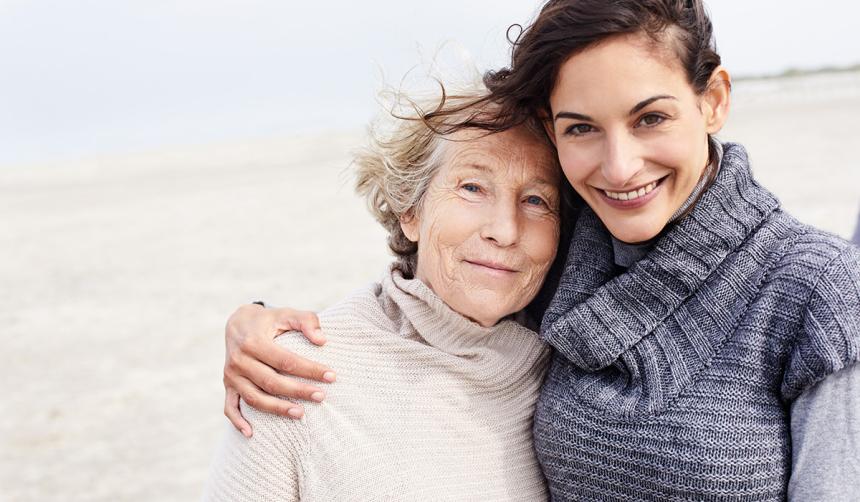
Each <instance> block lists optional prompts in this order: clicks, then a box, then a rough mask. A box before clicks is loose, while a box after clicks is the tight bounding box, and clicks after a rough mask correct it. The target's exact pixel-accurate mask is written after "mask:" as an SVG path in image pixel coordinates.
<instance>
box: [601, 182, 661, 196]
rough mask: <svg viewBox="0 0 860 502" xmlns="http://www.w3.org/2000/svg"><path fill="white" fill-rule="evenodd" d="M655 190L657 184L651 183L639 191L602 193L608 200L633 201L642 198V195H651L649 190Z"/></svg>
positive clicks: (606, 191)
mask: <svg viewBox="0 0 860 502" xmlns="http://www.w3.org/2000/svg"><path fill="white" fill-rule="evenodd" d="M655 188H657V182H656V181H653V182H651V183H648V184H647V185H645V186H644V187H642V188H640V189H639V190H633V191H630V192H610V191H609V190H604V191H603V193H605V194H606V196H607V197H609V198H610V199H615V200H634V199H638V198H639V197H642V196H643V195H646V194H649V193H651V190H654V189H655Z"/></svg>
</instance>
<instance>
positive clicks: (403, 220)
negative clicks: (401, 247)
mask: <svg viewBox="0 0 860 502" xmlns="http://www.w3.org/2000/svg"><path fill="white" fill-rule="evenodd" d="M418 223H419V222H418V217H417V216H415V212H414V211H412V210H411V209H410V210H409V211H407V212H406V213H404V214H403V215H402V216H400V230H403V235H405V236H406V238H407V239H409V240H410V241H412V242H418Z"/></svg>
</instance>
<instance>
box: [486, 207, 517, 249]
mask: <svg viewBox="0 0 860 502" xmlns="http://www.w3.org/2000/svg"><path fill="white" fill-rule="evenodd" d="M484 218H485V221H484V224H483V226H482V227H481V237H482V238H483V239H486V240H489V241H492V242H493V243H494V244H496V245H497V246H500V247H509V246H513V245H514V244H516V243H517V241H518V240H519V237H520V223H519V204H518V201H517V199H516V198H515V197H505V198H504V199H503V200H496V201H495V203H494V204H492V205H491V208H490V210H489V211H487V212H486V214H485V216H484Z"/></svg>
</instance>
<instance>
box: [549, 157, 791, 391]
mask: <svg viewBox="0 0 860 502" xmlns="http://www.w3.org/2000/svg"><path fill="white" fill-rule="evenodd" d="M778 207H779V202H778V201H777V199H776V198H775V197H774V196H773V195H771V194H770V193H769V192H768V191H767V190H765V189H764V188H762V187H761V186H760V185H759V184H758V183H757V182H756V181H755V180H754V179H753V177H752V174H751V172H750V168H749V161H748V157H747V153H746V150H745V149H744V148H743V147H742V146H740V145H736V144H731V143H727V144H725V145H723V157H722V161H721V165H720V170H719V173H718V175H717V178H716V180H715V181H714V183H713V184H712V185H711V186H710V187H709V188H708V189H707V190H706V191H705V193H704V194H702V196H701V198H700V199H699V201H698V203H697V204H696V206H695V207H694V209H693V210H692V212H691V213H690V214H689V215H688V216H687V217H685V218H683V219H681V220H679V221H677V222H675V223H674V224H673V225H672V227H671V228H669V229H667V230H666V231H665V232H664V233H663V235H662V236H661V237H660V238H659V240H658V241H657V242H656V243H655V244H654V247H653V249H652V250H651V251H650V252H649V253H648V254H647V255H646V256H645V257H644V258H642V259H640V260H639V261H637V262H636V263H634V264H633V265H632V266H631V267H630V268H629V269H627V270H626V271H625V272H623V273H621V274H620V275H619V274H618V268H617V266H616V265H615V263H614V258H613V248H612V236H611V235H610V233H609V231H608V230H607V229H606V227H605V226H604V225H603V224H602V223H601V221H600V219H599V218H598V217H597V215H596V214H595V213H594V212H593V211H592V210H591V209H590V208H585V209H584V210H583V211H582V213H581V216H580V218H579V220H578V221H577V223H576V228H575V230H574V235H573V238H572V241H571V245H570V251H569V253H568V258H567V263H566V265H565V268H564V272H563V273H562V278H561V281H560V284H559V288H558V291H557V293H556V295H555V297H554V298H553V301H552V302H551V304H550V306H549V308H548V310H547V312H546V314H545V315H544V319H543V323H542V327H541V335H542V336H543V338H544V339H546V340H547V341H548V342H549V343H550V344H551V345H553V346H554V347H555V348H556V349H557V350H558V352H559V353H560V354H561V355H562V356H564V357H565V358H566V359H568V360H569V361H570V362H571V363H573V365H574V366H576V367H577V368H579V369H581V370H583V371H585V372H595V371H598V370H602V369H605V368H607V367H609V366H611V365H614V367H615V368H616V369H618V370H619V371H620V372H621V373H624V374H625V375H626V376H625V377H624V378H625V381H626V384H625V385H631V384H635V383H636V380H641V379H644V378H645V377H646V374H647V373H649V372H650V373H653V371H652V369H653V368H647V367H645V366H647V365H648V364H649V363H648V362H647V361H645V360H642V356H643V354H635V355H634V354H629V353H628V351H630V349H631V348H632V347H634V346H635V345H637V344H638V343H639V342H640V341H641V340H642V339H643V338H645V337H646V336H647V335H649V334H652V333H654V332H655V329H657V328H658V326H661V324H662V323H664V321H666V319H667V318H668V317H669V316H670V315H676V314H677V315H681V316H683V315H689V313H688V312H678V310H679V307H681V306H682V305H683V304H684V303H685V301H687V300H688V299H689V298H690V297H691V296H693V295H696V294H697V293H701V292H702V291H701V290H702V289H703V287H704V288H705V289H707V288H708V287H710V285H711V284H717V283H718V282H719V281H709V278H711V277H712V275H713V274H714V272H715V271H716V270H717V269H718V268H719V267H720V266H721V264H723V263H725V262H727V261H732V262H734V261H737V260H743V259H744V257H739V256H737V251H738V248H739V247H740V246H741V245H742V244H743V243H744V241H745V240H747V239H748V238H749V236H750V235H751V234H753V233H754V231H755V230H756V228H758V227H759V226H760V225H761V224H762V222H763V221H764V220H765V219H766V218H767V217H768V215H770V214H771V213H772V212H773V211H775V210H776V209H777V208H778ZM711 293H713V291H711ZM744 293H745V292H743V291H742V292H740V293H739V294H738V295H736V298H733V299H731V301H735V300H737V301H748V300H749V297H750V295H749V294H744ZM720 294H724V292H720ZM724 296H725V295H724ZM731 301H729V300H727V302H728V303H731ZM723 303H726V302H723ZM728 303H727V304H726V305H724V307H725V308H729V307H730V306H729V305H728ZM717 315H719V313H717ZM692 324H695V322H693V323H692ZM658 331H659V333H656V334H655V336H656V337H657V338H659V339H658V340H656V343H657V344H658V345H659V347H658V348H659V350H660V351H661V352H665V354H664V355H663V357H664V358H665V359H666V362H667V363H668V364H670V365H673V366H675V368H674V369H673V370H672V371H673V372H680V373H681V374H687V373H689V372H691V371H693V370H694V368H693V367H692V366H696V365H700V364H702V363H703V362H704V360H705V359H707V358H708V357H710V356H712V354H713V351H715V350H716V347H715V345H716V344H717V343H719V341H718V340H716V339H713V337H711V338H709V336H708V334H707V333H704V334H701V336H699V337H698V338H696V337H692V338H691V337H690V336H686V337H685V339H684V340H669V339H664V338H666V337H671V336H672V334H671V333H670V332H669V331H671V330H662V329H661V330H658ZM664 331H665V332H664ZM715 336H716V335H715ZM649 347H650V346H649V345H648V344H644V345H643V346H642V347H640V349H641V350H645V351H648V350H650V349H651V348H653V347H650V348H649ZM667 347H668V349H667ZM685 349H686V350H692V351H693V352H694V353H695V354H697V357H694V358H693V359H695V361H692V362H691V361H690V360H689V358H688V357H686V356H685V355H684V354H685V352H684V350H685ZM673 351H677V353H674V354H673V353H672V352H673ZM644 355H645V356H647V354H644ZM646 358H647V357H646ZM677 366H681V367H680V368H679V367H677ZM655 378H659V377H655Z"/></svg>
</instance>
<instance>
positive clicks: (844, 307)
mask: <svg viewBox="0 0 860 502" xmlns="http://www.w3.org/2000/svg"><path fill="white" fill-rule="evenodd" d="M542 335H543V336H544V337H545V338H546V340H547V341H549V342H550V343H551V344H552V345H553V346H555V347H556V349H557V351H556V354H555V357H554V359H553V363H552V366H551V368H550V371H549V374H548V376H547V380H546V382H545V384H544V387H543V391H542V395H541V399H540V400H539V402H538V408H537V412H536V415H535V445H536V448H537V451H538V457H539V459H540V461H541V464H542V467H543V469H544V474H545V475H546V476H547V479H548V481H549V485H550V490H551V492H552V495H553V497H554V499H556V500H643V499H645V500H648V499H650V500H727V499H729V500H750V501H752V500H783V499H784V498H785V496H786V483H787V481H788V478H789V474H790V473H789V466H790V462H791V438H790V433H789V417H788V409H789V406H790V405H791V402H792V401H793V400H794V399H795V398H796V397H797V396H798V395H799V394H800V393H801V392H802V391H803V390H804V389H807V388H809V387H810V386H811V385H813V384H815V383H816V382H818V381H820V380H821V379H823V378H825V377H826V376H828V375H830V374H832V373H834V372H836V371H839V370H840V369H842V368H844V367H846V366H848V365H850V364H851V363H853V362H856V361H858V360H860V251H858V250H857V248H855V247H853V246H851V245H850V244H848V243H847V242H845V241H844V240H842V239H839V238H837V237H835V236H832V235H829V234H825V233H823V232H820V231H817V230H815V229H812V228H810V227H808V226H805V225H803V224H801V223H799V222H797V221H796V220H795V219H794V218H792V217H791V216H789V215H788V214H786V213H785V212H783V211H782V210H781V209H780V208H779V203H778V201H777V200H776V198H775V197H774V196H773V195H771V194H770V193H769V192H768V191H767V190H765V189H764V188H762V187H761V186H759V185H758V184H757V183H756V182H755V181H754V180H753V178H752V176H751V174H750V170H749V164H748V160H747V154H746V152H745V150H744V149H743V147H741V146H739V145H732V144H727V145H725V151H724V156H723V160H722V164H721V167H720V172H719V175H718V177H717V180H716V182H715V183H714V185H712V186H711V187H710V188H709V189H708V190H707V191H706V192H705V194H704V195H703V196H702V198H701V199H700V200H699V202H698V203H697V205H696V207H695V209H694V210H693V211H692V213H691V214H690V215H689V216H687V217H686V218H684V219H683V220H681V221H679V222H678V223H677V224H675V225H674V227H673V228H671V229H670V230H669V231H667V232H666V233H665V235H664V236H663V237H662V238H661V239H660V240H659V241H658V242H657V243H656V244H655V246H654V249H653V250H652V251H651V252H649V253H648V255H647V256H645V257H644V258H643V259H641V260H639V261H638V262H636V263H635V264H634V265H633V266H632V267H630V268H629V269H627V270H626V271H624V272H621V271H620V269H619V268H617V267H616V265H615V264H614V262H613V251H612V242H611V237H610V235H609V233H608V232H607V230H606V229H605V227H604V226H603V225H602V224H601V222H600V220H599V219H598V218H597V217H596V216H595V214H594V213H593V212H591V211H590V210H589V209H587V208H586V209H585V211H584V212H583V214H582V216H581V217H580V219H579V221H578V222H577V227H576V229H575V233H574V237H573V240H572V243H571V248H570V252H569V255H568V261H567V264H566V265H565V270H564V273H563V276H562V278H561V281H560V285H559V288H558V291H557V293H556V296H555V298H554V300H553V302H552V304H551V305H550V307H549V309H548V311H547V313H546V315H545V317H544V323H543V326H542Z"/></svg>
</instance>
